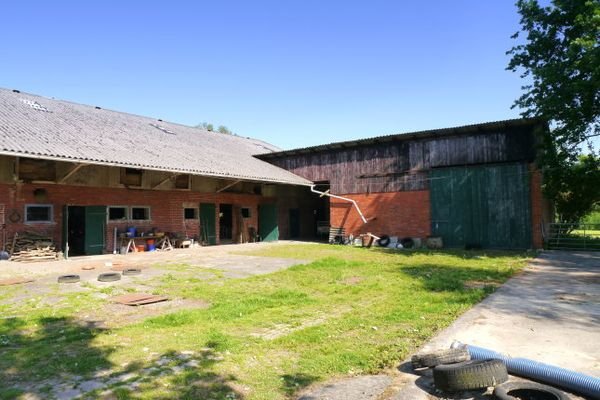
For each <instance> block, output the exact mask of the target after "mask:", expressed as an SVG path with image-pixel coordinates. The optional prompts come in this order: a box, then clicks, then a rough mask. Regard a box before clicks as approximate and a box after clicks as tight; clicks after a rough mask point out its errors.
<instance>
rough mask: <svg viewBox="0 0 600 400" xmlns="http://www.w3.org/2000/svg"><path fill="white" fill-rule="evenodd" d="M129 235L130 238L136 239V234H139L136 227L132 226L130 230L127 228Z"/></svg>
mask: <svg viewBox="0 0 600 400" xmlns="http://www.w3.org/2000/svg"><path fill="white" fill-rule="evenodd" d="M127 233H128V234H129V236H130V237H135V234H136V233H137V231H136V229H135V226H130V227H129V228H127Z"/></svg>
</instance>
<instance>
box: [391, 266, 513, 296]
mask: <svg viewBox="0 0 600 400" xmlns="http://www.w3.org/2000/svg"><path fill="white" fill-rule="evenodd" d="M399 271H400V272H402V273H403V274H406V275H408V276H410V277H412V278H416V279H418V280H419V281H420V282H421V284H422V285H423V287H424V288H425V289H427V290H430V291H434V292H443V291H464V290H465V289H466V288H465V284H466V283H468V282H469V281H476V282H481V283H482V289H484V291H485V292H486V293H491V292H493V291H494V287H495V286H498V285H499V284H500V283H502V282H504V281H505V280H507V279H508V278H510V277H511V276H512V275H513V274H514V271H512V270H510V269H507V270H505V271H498V270H493V269H485V268H469V267H452V266H440V265H438V264H419V265H414V266H402V267H400V268H399ZM486 282H487V283H488V285H486Z"/></svg>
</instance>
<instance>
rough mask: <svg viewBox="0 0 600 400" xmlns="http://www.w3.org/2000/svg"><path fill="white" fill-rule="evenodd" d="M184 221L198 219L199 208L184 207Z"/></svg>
mask: <svg viewBox="0 0 600 400" xmlns="http://www.w3.org/2000/svg"><path fill="white" fill-rule="evenodd" d="M183 219H198V208H196V207H184V209H183Z"/></svg>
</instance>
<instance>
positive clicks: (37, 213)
mask: <svg viewBox="0 0 600 400" xmlns="http://www.w3.org/2000/svg"><path fill="white" fill-rule="evenodd" d="M52 211H53V210H52V206H51V205H48V204H27V205H26V206H25V222H52V221H53V212H52Z"/></svg>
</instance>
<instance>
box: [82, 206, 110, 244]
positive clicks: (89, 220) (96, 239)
mask: <svg viewBox="0 0 600 400" xmlns="http://www.w3.org/2000/svg"><path fill="white" fill-rule="evenodd" d="M105 232H106V206H89V207H85V254H88V255H95V254H102V253H104V238H105Z"/></svg>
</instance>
